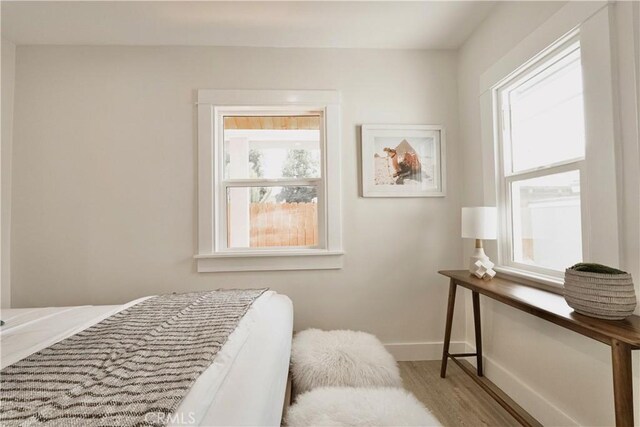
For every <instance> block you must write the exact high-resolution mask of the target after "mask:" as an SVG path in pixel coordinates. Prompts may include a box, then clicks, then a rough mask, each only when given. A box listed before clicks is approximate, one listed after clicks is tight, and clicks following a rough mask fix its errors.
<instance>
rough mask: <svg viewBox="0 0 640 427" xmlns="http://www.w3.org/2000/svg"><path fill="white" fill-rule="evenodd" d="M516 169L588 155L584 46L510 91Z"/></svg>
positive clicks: (506, 93) (512, 147) (513, 160)
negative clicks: (585, 122) (583, 91)
mask: <svg viewBox="0 0 640 427" xmlns="http://www.w3.org/2000/svg"><path fill="white" fill-rule="evenodd" d="M505 96H506V97H507V99H505V100H504V101H506V102H507V103H508V106H509V110H510V116H511V117H510V125H511V138H510V139H511V150H512V151H511V155H512V162H513V165H512V168H513V172H517V171H522V170H527V169H532V168H536V167H540V166H545V165H549V164H553V163H557V162H561V161H564V160H570V159H576V158H580V157H584V147H585V142H584V141H585V140H584V111H583V110H584V108H583V99H582V69H581V66H580V50H579V49H577V50H575V51H574V52H573V53H571V54H569V55H568V56H566V57H564V58H563V59H561V60H560V61H558V62H557V63H555V64H553V65H551V66H550V67H549V68H547V69H546V70H544V71H542V72H538V73H537V74H536V75H535V76H533V77H531V78H530V79H528V80H527V81H525V82H523V83H521V84H519V85H518V86H517V87H515V88H513V89H510V90H508V91H506V92H505Z"/></svg>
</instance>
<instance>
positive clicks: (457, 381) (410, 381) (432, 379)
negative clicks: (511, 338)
mask: <svg viewBox="0 0 640 427" xmlns="http://www.w3.org/2000/svg"><path fill="white" fill-rule="evenodd" d="M398 364H399V365H400V373H401V375H402V380H403V381H404V387H405V388H406V389H407V390H409V391H410V392H412V393H413V394H414V395H415V396H416V397H417V398H418V399H419V400H420V401H422V402H423V403H424V404H425V406H426V407H427V408H429V410H430V411H431V413H432V414H433V415H434V416H435V417H436V418H438V420H439V421H440V422H441V423H442V425H443V426H447V427H453V426H473V427H476V426H519V425H520V424H518V422H517V421H516V420H515V419H514V418H513V417H512V416H511V415H509V413H508V412H507V411H505V410H504V409H503V408H502V407H501V406H500V405H498V403H496V402H495V401H494V400H493V399H492V398H491V397H490V396H489V395H488V394H487V393H485V392H484V391H483V390H482V389H481V388H480V386H478V385H477V384H476V383H475V382H473V380H472V379H471V378H469V377H468V376H467V375H466V374H465V373H464V372H463V371H462V370H461V369H460V368H459V367H458V366H456V364H455V363H449V366H448V368H447V378H446V379H442V378H440V361H438V360H430V361H419V362H398Z"/></svg>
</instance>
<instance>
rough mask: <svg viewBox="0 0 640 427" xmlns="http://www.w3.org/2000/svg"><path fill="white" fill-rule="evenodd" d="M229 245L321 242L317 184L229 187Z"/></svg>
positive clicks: (254, 246)
mask: <svg viewBox="0 0 640 427" xmlns="http://www.w3.org/2000/svg"><path fill="white" fill-rule="evenodd" d="M227 200H228V210H229V211H228V215H227V245H228V247H229V248H261V247H274V246H281V247H282V246H289V247H290V246H316V245H318V196H317V188H316V187H314V186H283V187H231V188H228V189H227Z"/></svg>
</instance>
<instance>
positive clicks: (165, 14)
mask: <svg viewBox="0 0 640 427" xmlns="http://www.w3.org/2000/svg"><path fill="white" fill-rule="evenodd" d="M494 3H495V2H482V1H481V2H473V1H447V2H444V1H441V2H438V1H423V2H374V1H371V2H368V1H367V2H327V1H300V2H275V1H258V2H243V1H235V2H230V1H228V2H210V1H163V2H155V1H136V2H129V1H75V2H74V1H70V2H62V1H60V2H59V1H44V2H37V1H5V0H3V1H2V18H1V19H2V35H3V37H6V38H7V39H9V40H11V41H13V42H14V43H16V44H19V45H23V44H58V45H63V44H71V45H208V46H259V47H323V48H325V47H326V48H384V49H455V48H457V47H459V46H460V45H461V44H462V43H463V42H464V41H465V40H466V38H467V37H468V36H469V35H470V34H471V32H472V31H473V30H474V29H475V28H476V27H477V26H478V24H479V23H480V22H482V20H483V19H484V18H485V17H486V16H487V14H488V13H489V11H490V9H491V8H492V7H493V5H494Z"/></svg>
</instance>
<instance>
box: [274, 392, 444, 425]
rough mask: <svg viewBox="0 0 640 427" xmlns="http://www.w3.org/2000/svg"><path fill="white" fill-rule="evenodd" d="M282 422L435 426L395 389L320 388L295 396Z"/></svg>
mask: <svg viewBox="0 0 640 427" xmlns="http://www.w3.org/2000/svg"><path fill="white" fill-rule="evenodd" d="M286 422H287V425H288V426H291V427H305V426H367V427H369V426H371V427H373V426H439V425H440V423H439V422H438V420H437V419H436V418H435V417H434V416H433V415H431V413H430V412H429V411H427V409H426V408H425V407H424V406H423V405H422V403H420V402H419V401H418V400H417V399H416V398H415V397H414V396H413V395H412V394H411V393H409V392H407V391H405V390H402V389H399V388H386V387H385V388H354V387H320V388H316V389H314V390H312V391H309V392H307V393H305V394H303V395H300V396H298V399H297V400H296V403H295V404H294V405H293V406H291V407H290V408H289V411H288V412H287V417H286Z"/></svg>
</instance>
